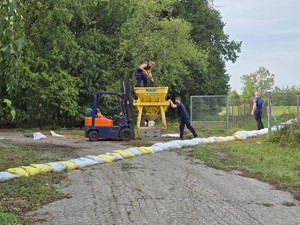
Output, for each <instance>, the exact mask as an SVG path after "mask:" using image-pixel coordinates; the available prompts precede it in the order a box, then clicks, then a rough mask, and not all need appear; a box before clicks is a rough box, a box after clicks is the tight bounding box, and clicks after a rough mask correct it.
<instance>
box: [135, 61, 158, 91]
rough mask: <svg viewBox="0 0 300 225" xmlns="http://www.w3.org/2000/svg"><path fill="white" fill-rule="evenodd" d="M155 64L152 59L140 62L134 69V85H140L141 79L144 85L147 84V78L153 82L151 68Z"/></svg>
mask: <svg viewBox="0 0 300 225" xmlns="http://www.w3.org/2000/svg"><path fill="white" fill-rule="evenodd" d="M154 66H155V62H154V61H149V63H142V64H141V65H139V66H138V67H136V69H135V78H136V79H137V84H136V87H140V86H141V83H142V81H143V85H144V87H147V86H148V78H149V79H150V80H151V81H152V82H154V79H153V76H152V72H151V69H152V68H153V67H154Z"/></svg>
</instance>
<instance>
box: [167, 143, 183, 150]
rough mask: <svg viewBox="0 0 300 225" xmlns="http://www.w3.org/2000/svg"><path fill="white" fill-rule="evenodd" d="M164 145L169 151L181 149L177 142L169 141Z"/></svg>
mask: <svg viewBox="0 0 300 225" xmlns="http://www.w3.org/2000/svg"><path fill="white" fill-rule="evenodd" d="M165 145H166V146H168V148H169V149H170V150H173V149H180V148H181V145H179V144H178V142H177V141H169V142H166V143H165Z"/></svg>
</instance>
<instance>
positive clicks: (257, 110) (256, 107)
mask: <svg viewBox="0 0 300 225" xmlns="http://www.w3.org/2000/svg"><path fill="white" fill-rule="evenodd" d="M263 104H264V100H263V99H262V98H261V97H260V93H259V92H255V98H254V99H253V107H252V112H251V115H252V116H253V115H254V118H255V120H256V124H257V130H261V129H264V125H263V123H262V121H261V116H262V109H263Z"/></svg>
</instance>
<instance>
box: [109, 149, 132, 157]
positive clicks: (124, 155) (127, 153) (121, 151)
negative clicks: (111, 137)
mask: <svg viewBox="0 0 300 225" xmlns="http://www.w3.org/2000/svg"><path fill="white" fill-rule="evenodd" d="M112 152H113V153H118V154H120V155H121V156H122V157H123V158H124V159H127V158H132V157H134V156H135V155H134V154H133V153H132V152H130V151H127V150H113V151H112Z"/></svg>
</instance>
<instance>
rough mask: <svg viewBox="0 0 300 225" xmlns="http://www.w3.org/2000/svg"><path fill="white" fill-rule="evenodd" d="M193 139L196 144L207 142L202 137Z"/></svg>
mask: <svg viewBox="0 0 300 225" xmlns="http://www.w3.org/2000/svg"><path fill="white" fill-rule="evenodd" d="M193 140H194V141H195V142H196V143H197V145H205V144H207V142H206V141H205V140H204V139H203V138H194V139H193Z"/></svg>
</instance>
